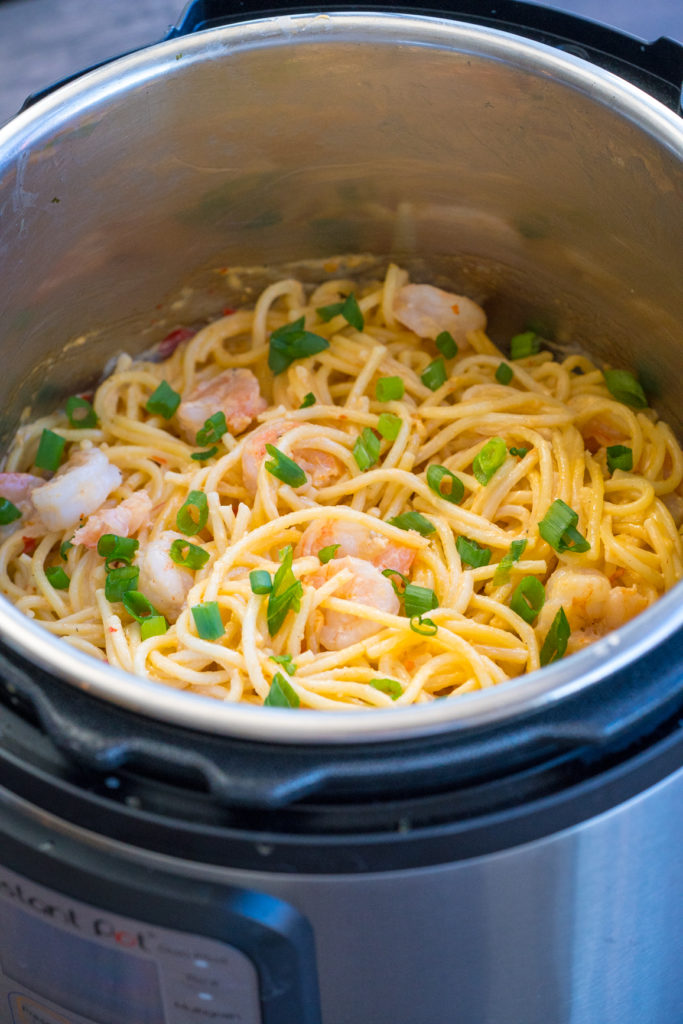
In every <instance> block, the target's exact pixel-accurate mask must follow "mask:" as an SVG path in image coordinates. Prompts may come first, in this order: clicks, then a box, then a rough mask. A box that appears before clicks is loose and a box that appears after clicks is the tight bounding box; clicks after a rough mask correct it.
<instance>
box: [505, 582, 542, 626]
mask: <svg viewBox="0 0 683 1024" xmlns="http://www.w3.org/2000/svg"><path fill="white" fill-rule="evenodd" d="M544 604H545V587H544V586H543V584H542V583H541V581H540V580H537V579H536V577H535V576H523V577H522V579H521V580H520V581H519V583H518V584H517V586H516V587H515V590H514V593H513V595H512V597H511V598H510V607H511V608H512V610H513V612H516V614H517V615H519V616H521V618H523V619H524V621H525V622H528V623H529V624H531V623H532V622H533V621H534V619H535V618H536V616H537V615H538V613H539V612H540V610H541V608H542V607H543V605H544Z"/></svg>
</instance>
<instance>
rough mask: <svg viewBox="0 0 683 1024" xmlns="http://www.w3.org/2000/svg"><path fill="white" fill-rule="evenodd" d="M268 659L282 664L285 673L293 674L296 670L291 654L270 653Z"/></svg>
mask: <svg viewBox="0 0 683 1024" xmlns="http://www.w3.org/2000/svg"><path fill="white" fill-rule="evenodd" d="M270 660H271V661H274V662H276V663H277V664H278V665H282V667H283V668H284V670H285V672H286V673H287V675H290V676H293V675H294V674H295V672H296V665H295V664H294V658H293V657H292V655H291V654H271V655H270Z"/></svg>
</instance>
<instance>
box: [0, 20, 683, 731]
mask: <svg viewBox="0 0 683 1024" xmlns="http://www.w3.org/2000/svg"><path fill="white" fill-rule="evenodd" d="M326 40H327V41H331V42H354V43H355V44H356V45H362V43H368V44H369V45H373V46H374V45H377V43H378V42H385V43H387V44H391V45H401V46H411V45H412V46H429V47H445V48H447V49H454V50H455V52H456V53H458V54H462V53H467V54H471V55H472V56H475V57H480V58H484V59H493V60H497V61H501V60H502V61H507V62H509V63H512V64H514V65H515V66H516V67H518V68H520V69H522V70H525V71H528V72H530V73H533V74H536V75H539V76H546V77H547V76H549V77H551V78H553V79H554V80H556V81H558V82H559V83H560V84H563V85H566V86H567V87H569V88H572V89H577V90H579V91H582V92H583V93H585V94H587V95H588V96H589V97H590V98H591V99H592V100H594V102H596V104H602V105H604V106H607V107H609V108H611V109H612V111H613V112H614V114H615V116H620V117H623V118H627V119H628V120H629V121H631V122H632V123H634V124H635V125H636V126H637V127H638V128H639V129H641V130H642V131H644V132H646V133H647V134H650V135H653V136H655V137H656V139H657V141H658V143H659V144H660V145H663V146H665V147H667V148H669V149H671V150H673V151H674V152H675V153H677V154H678V155H679V157H680V159H681V160H682V161H683V122H682V121H681V119H680V118H678V117H677V116H676V115H675V114H674V113H673V112H671V111H669V110H668V109H667V108H666V107H665V106H663V104H661V103H659V102H658V101H657V100H655V99H653V98H652V97H651V96H649V95H648V94H647V93H644V92H642V91H641V90H639V89H638V88H636V87H635V86H633V85H631V84H630V83H628V82H626V81H624V80H622V79H620V78H618V77H616V76H615V75H613V74H611V73H610V72H607V71H604V70H602V69H600V68H597V67H595V66H593V65H591V64H588V63H587V62H585V61H584V60H582V59H581V58H579V57H575V56H573V55H572V54H567V53H565V52H560V51H557V50H553V49H552V48H551V47H549V46H546V45H545V44H543V43H538V42H535V41H532V40H528V39H525V38H523V37H521V36H517V35H514V34H512V33H511V32H507V31H503V30H500V29H494V28H487V27H482V26H476V25H471V24H468V23H466V22H461V21H457V20H454V19H449V18H446V17H434V16H425V15H417V14H406V13H390V12H372V11H370V12H348V11H341V12H334V11H328V12H326V13H325V14H281V15H277V16H272V17H266V18H257V19H254V20H253V21H251V20H250V21H243V22H240V23H237V24H234V25H228V26H224V27H221V28H211V29H207V30H204V31H201V32H197V33H196V34H194V35H192V36H189V37H183V39H182V41H180V40H178V39H171V40H168V41H165V42H161V43H156V44H153V45H152V46H149V47H147V48H145V49H143V50H139V51H136V52H134V53H132V54H128V55H125V56H123V57H120V58H117V59H116V60H114V61H112V62H111V63H109V64H107V65H105V66H102V67H100V68H97V69H95V70H93V71H90V72H86V73H85V74H84V75H83V76H82V77H80V78H78V79H76V80H74V81H71V82H69V83H67V84H65V85H63V86H62V87H60V88H59V89H58V90H57V91H56V92H55V93H52V94H50V95H48V96H46V97H44V98H43V99H41V100H39V101H38V102H37V103H36V104H35V105H34V106H32V107H29V108H28V109H27V110H25V111H23V112H21V113H20V114H18V115H17V116H16V117H15V118H14V119H13V120H11V121H10V122H8V124H7V125H5V126H4V127H3V128H2V129H0V169H2V167H3V166H6V165H7V163H8V160H11V159H12V158H13V157H14V158H16V159H17V160H25V159H26V152H27V150H29V149H30V148H31V147H32V146H35V144H36V143H37V142H38V141H39V139H40V138H41V137H44V136H45V135H46V134H50V133H53V132H55V131H57V130H59V129H60V128H61V127H62V125H63V123H66V122H67V121H69V120H70V119H72V118H73V117H74V116H75V115H80V114H82V113H83V112H85V111H87V110H89V109H91V108H92V107H93V106H96V105H97V103H99V102H101V101H103V100H105V101H106V100H107V99H108V98H109V97H111V96H112V95H120V94H121V93H123V92H125V91H126V90H127V89H129V88H131V87H134V86H139V85H141V84H143V83H146V82H149V81H151V80H153V79H155V78H157V77H162V76H163V75H165V74H168V73H171V72H172V71H173V70H174V69H177V68H179V67H180V68H182V67H185V66H187V62H188V61H193V62H194V61H202V60H206V59H217V58H220V57H226V56H229V55H231V54H234V53H236V52H239V51H240V50H241V49H247V48H255V47H261V48H264V47H265V48H267V47H270V46H281V45H291V44H294V45H302V44H306V43H308V42H320V41H326ZM179 43H180V45H181V47H182V54H181V56H182V59H179V57H178V54H179ZM3 151H4V154H5V156H3ZM677 630H683V583H679V584H678V585H677V586H676V587H674V588H673V589H672V590H671V591H670V592H669V593H668V594H665V595H664V596H663V597H661V598H660V599H659V600H658V601H657V602H656V604H655V605H653V606H652V607H650V608H649V609H647V610H646V611H645V612H642V613H641V614H640V615H639V616H637V618H636V619H634V620H632V621H631V622H629V623H627V624H626V625H625V626H623V627H622V628H621V629H619V630H617V631H615V632H613V633H610V634H608V635H607V636H606V637H604V638H602V639H601V640H599V641H597V642H595V643H593V644H592V645H590V646H589V647H587V648H585V649H584V650H583V651H581V652H579V653H577V654H575V655H572V656H571V657H570V658H567V659H565V660H563V661H560V662H557V663H555V664H552V665H550V666H548V667H546V668H544V669H540V670H538V671H536V672H533V673H531V674H529V675H526V676H521V677H518V678H516V679H512V680H509V681H507V682H505V683H500V684H498V685H497V686H495V687H493V688H491V689H487V690H483V691H482V690H480V691H477V692H475V693H471V694H466V695H463V696H461V697H459V698H458V699H457V700H453V701H435V702H434V703H432V704H428V705H408V706H406V707H395V708H387V709H377V708H376V709H367V713H366V712H365V711H360V713H359V711H355V710H354V711H339V712H334V713H329V712H321V711H305V712H301V711H299V712H297V714H292V713H291V712H290V711H288V710H285V709H278V708H262V707H254V706H250V705H241V704H228V703H221V702H220V701H217V700H216V699H215V698H210V697H203V696H201V695H198V694H194V693H186V692H184V691H181V690H176V689H173V688H171V687H168V686H167V685H165V684H163V683H156V682H152V681H150V680H147V679H142V678H139V677H135V676H133V675H130V674H128V673H126V672H124V671H123V670H121V669H117V668H114V667H112V666H110V665H108V664H106V663H105V662H100V661H98V660H97V659H95V658H92V657H91V656H89V655H87V654H85V653H83V652H80V651H78V650H76V649H75V648H72V647H70V646H69V645H68V644H67V643H65V642H63V641H62V640H60V639H59V638H58V637H56V636H53V635H51V634H50V633H48V632H47V631H46V630H43V629H42V628H41V627H40V626H38V625H36V624H35V623H33V622H32V621H31V619H30V618H28V617H26V616H25V615H24V614H23V613H21V612H19V611H18V609H16V608H15V607H14V606H13V605H12V604H11V603H10V602H9V601H8V600H7V599H6V598H4V597H0V642H2V643H4V644H6V645H7V647H9V648H10V649H11V650H13V651H14V652H16V653H17V654H19V655H20V656H21V657H23V658H24V659H26V660H28V661H29V662H31V663H33V664H35V665H36V666H38V667H39V668H40V669H42V670H44V671H46V672H48V673H51V674H52V675H54V676H56V677H57V678H59V679H61V680H63V681H65V682H67V683H69V684H71V685H73V686H75V687H76V688H77V689H80V690H82V691H84V692H86V693H88V694H90V695H92V696H95V697H98V698H100V699H102V700H104V701H106V702H108V703H110V704H114V705H116V706H118V707H120V708H124V709H127V710H129V711H132V712H135V713H137V714H139V715H142V716H144V717H146V718H151V719H155V720H160V721H163V722H167V723H172V724H176V725H181V726H183V727H186V728H190V729H193V730H199V731H202V732H207V733H212V734H217V735H224V736H231V737H235V738H241V739H245V740H259V741H262V742H270V743H277V744H287V743H300V744H313V743H315V744H351V743H358V742H361V743H367V742H371V741H372V742H378V741H380V742H381V741H384V742H388V741H394V740H402V739H407V738H418V737H427V736H435V735H440V734H444V733H447V732H451V733H454V734H455V733H458V732H463V731H465V730H467V731H469V730H473V729H477V728H481V727H482V726H490V725H492V724H501V723H504V722H506V721H510V720H511V719H513V718H517V717H519V716H520V715H526V714H529V713H531V712H534V711H538V710H541V709H543V710H546V709H548V708H551V707H552V706H554V705H555V704H557V703H558V702H560V701H564V700H566V699H567V698H569V697H572V696H576V695H577V694H579V693H581V692H582V691H587V690H589V689H591V688H592V687H593V686H595V685H596V684H598V683H599V682H600V681H601V680H604V679H605V677H606V676H608V675H611V674H613V673H615V672H617V671H619V670H621V669H623V668H625V667H626V666H627V665H629V664H630V663H633V662H635V661H637V660H638V659H640V658H642V657H645V656H646V655H647V654H648V652H649V651H651V650H653V649H654V648H655V647H656V646H658V645H659V644H662V643H663V642H664V641H666V640H667V639H669V638H670V637H671V636H672V635H673V634H674V633H675V632H676V631H677Z"/></svg>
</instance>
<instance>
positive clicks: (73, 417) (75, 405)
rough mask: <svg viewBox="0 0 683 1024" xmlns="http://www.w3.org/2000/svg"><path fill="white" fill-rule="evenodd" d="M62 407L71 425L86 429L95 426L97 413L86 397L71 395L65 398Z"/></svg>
mask: <svg viewBox="0 0 683 1024" xmlns="http://www.w3.org/2000/svg"><path fill="white" fill-rule="evenodd" d="M64 408H65V410H66V414H67V416H68V417H69V423H70V424H71V426H72V427H76V428H78V429H80V430H86V429H88V428H89V427H96V426H97V414H96V413H95V410H94V409H93V407H92V405H91V404H90V402H89V401H88V400H87V398H81V397H80V396H79V395H72V396H71V398H67V400H66V405H65V406H64Z"/></svg>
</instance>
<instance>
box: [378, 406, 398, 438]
mask: <svg viewBox="0 0 683 1024" xmlns="http://www.w3.org/2000/svg"><path fill="white" fill-rule="evenodd" d="M402 426H403V420H402V419H401V417H400V416H395V415H394V413H393V412H383V413H381V414H380V417H379V419H378V420H377V429H378V431H379V432H380V434H381V435H382V437H384V438H385V439H386V440H387V441H395V440H396V438H397V437H398V435H399V432H400V430H401V427H402Z"/></svg>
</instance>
